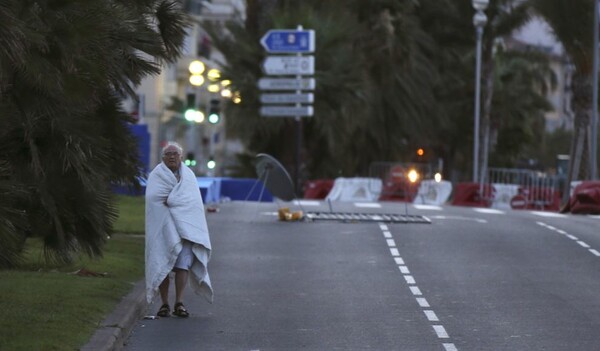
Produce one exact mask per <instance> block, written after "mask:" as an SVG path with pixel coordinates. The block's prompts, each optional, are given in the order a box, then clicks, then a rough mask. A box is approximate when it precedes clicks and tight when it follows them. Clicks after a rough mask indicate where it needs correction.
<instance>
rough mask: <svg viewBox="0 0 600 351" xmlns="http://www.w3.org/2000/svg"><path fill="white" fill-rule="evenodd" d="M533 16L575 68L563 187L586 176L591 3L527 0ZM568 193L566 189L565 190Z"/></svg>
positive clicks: (590, 57) (590, 65)
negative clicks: (570, 138) (545, 25)
mask: <svg viewBox="0 0 600 351" xmlns="http://www.w3.org/2000/svg"><path fill="white" fill-rule="evenodd" d="M529 2H530V3H531V6H532V7H533V9H534V10H535V11H536V13H537V14H538V15H540V16H542V17H543V19H544V20H546V22H548V24H549V25H550V26H551V27H552V30H553V33H554V35H555V36H556V38H557V39H558V41H560V43H561V44H562V45H563V46H564V48H565V51H566V53H567V55H568V57H569V60H570V61H571V62H572V63H573V65H574V66H575V73H574V74H573V79H572V92H573V98H572V101H573V102H572V108H573V112H574V114H575V120H574V125H575V132H574V133H573V141H572V145H573V146H572V147H571V150H570V163H569V171H568V175H567V181H566V184H567V185H566V186H569V184H570V183H571V181H572V180H576V179H587V178H588V177H589V170H590V167H589V156H590V155H589V150H590V143H591V141H590V138H589V136H590V133H589V128H590V121H591V107H592V83H593V81H592V70H593V47H594V45H593V33H594V31H593V30H590V28H593V23H594V18H593V17H594V10H593V9H594V2H593V1H592V0H573V1H570V2H568V3H566V2H564V1H560V0H529ZM565 190H568V189H565Z"/></svg>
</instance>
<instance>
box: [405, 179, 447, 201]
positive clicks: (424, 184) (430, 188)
mask: <svg viewBox="0 0 600 351" xmlns="http://www.w3.org/2000/svg"><path fill="white" fill-rule="evenodd" d="M451 193H452V183H451V182H449V181H447V180H442V181H439V182H436V181H435V180H431V179H429V180H423V181H421V184H420V185H419V190H418V192H417V196H415V198H414V200H413V204H423V205H442V204H444V203H445V202H446V201H448V199H449V198H450V194H451Z"/></svg>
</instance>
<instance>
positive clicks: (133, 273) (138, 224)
mask: <svg viewBox="0 0 600 351" xmlns="http://www.w3.org/2000/svg"><path fill="white" fill-rule="evenodd" d="M139 203H140V199H139V198H137V199H136V198H132V199H119V208H120V209H121V210H120V221H121V223H123V225H125V226H128V228H132V229H131V230H132V232H134V233H135V232H139V230H140V229H139V228H141V232H142V233H143V197H142V198H141V203H142V206H141V212H142V216H141V217H140V216H139V213H137V214H136V211H137V212H139V208H138V207H137V206H138V205H139ZM130 215H131V217H133V219H132V218H126V217H130ZM136 228H137V229H136ZM130 233H131V232H130ZM26 248H27V255H26V260H25V263H24V264H23V265H22V266H21V267H20V268H19V269H17V270H4V271H0V292H1V298H0V311H2V318H0V350H2V351H13V350H14V351H20V350H23V351H25V350H27V351H30V350H40V351H54V350H60V351H63V350H78V349H80V348H81V347H82V346H83V345H84V344H86V343H87V342H88V340H89V339H90V337H91V336H92V334H93V333H94V331H95V330H96V329H97V328H98V326H99V325H100V323H101V322H102V321H103V320H104V318H105V317H106V316H107V315H108V314H109V313H110V312H111V311H112V310H113V309H114V308H115V306H116V305H117V304H118V302H119V301H120V300H121V298H122V297H123V296H125V295H126V294H127V293H129V291H131V289H132V287H133V285H134V284H135V283H136V282H137V281H139V280H140V279H142V278H143V276H144V238H143V237H142V236H137V235H136V236H133V235H122V234H115V235H113V236H112V238H111V239H110V240H108V242H107V245H106V246H105V249H104V257H103V258H101V259H90V258H87V257H81V258H80V259H78V260H76V261H74V262H73V263H72V264H70V265H67V266H56V265H52V264H47V263H46V262H45V261H44V258H43V254H42V244H41V242H40V241H39V240H37V239H31V240H28V242H27V245H26ZM82 268H83V269H85V270H87V271H91V272H97V273H106V276H101V277H89V276H80V275H76V274H73V273H74V272H76V271H77V270H79V269H82Z"/></svg>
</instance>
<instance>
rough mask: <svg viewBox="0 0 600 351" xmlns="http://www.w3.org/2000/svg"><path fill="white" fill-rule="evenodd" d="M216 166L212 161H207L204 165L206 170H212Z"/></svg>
mask: <svg viewBox="0 0 600 351" xmlns="http://www.w3.org/2000/svg"><path fill="white" fill-rule="evenodd" d="M216 166H217V163H216V162H215V161H214V160H209V161H208V162H207V163H206V167H208V169H214V168H215V167H216Z"/></svg>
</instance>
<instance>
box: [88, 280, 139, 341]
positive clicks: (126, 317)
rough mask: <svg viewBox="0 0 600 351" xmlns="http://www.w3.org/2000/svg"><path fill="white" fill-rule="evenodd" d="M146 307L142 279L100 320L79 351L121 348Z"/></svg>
mask: <svg viewBox="0 0 600 351" xmlns="http://www.w3.org/2000/svg"><path fill="white" fill-rule="evenodd" d="M147 307H148V306H147V303H146V290H145V282H144V281H143V280H142V281H139V282H137V283H136V284H135V285H134V286H133V289H132V290H131V292H130V293H129V294H128V295H126V296H125V297H124V298H123V299H122V300H121V302H119V304H118V305H117V307H116V308H115V309H114V311H113V312H112V313H111V314H110V315H108V317H106V319H104V321H102V323H101V324H100V326H99V328H98V329H97V330H96V332H95V333H94V335H92V337H91V339H90V340H89V341H88V343H87V344H85V345H84V346H83V347H82V348H81V351H113V350H121V349H122V348H123V342H124V341H125V340H127V337H128V335H129V333H130V332H131V330H132V329H133V327H134V326H135V323H136V321H137V320H138V319H139V318H140V317H141V316H142V315H143V314H144V313H145V312H146V310H147Z"/></svg>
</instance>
